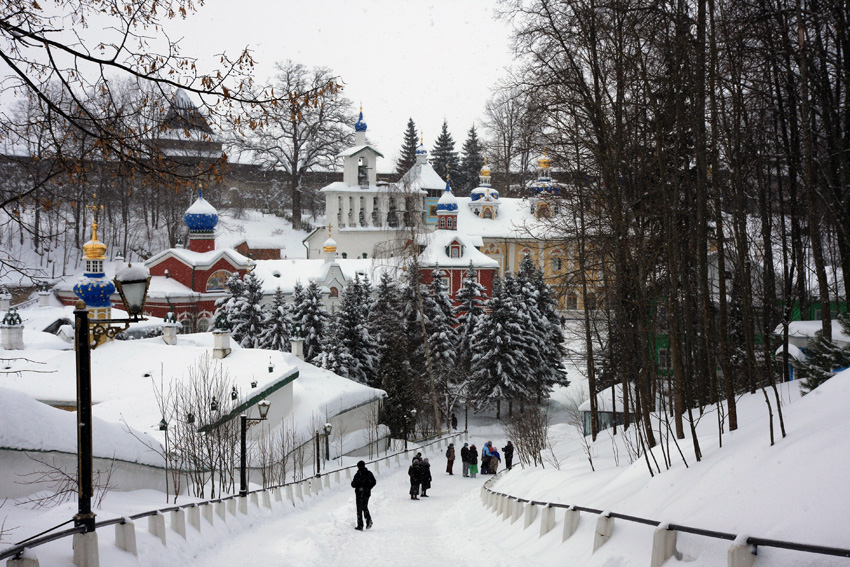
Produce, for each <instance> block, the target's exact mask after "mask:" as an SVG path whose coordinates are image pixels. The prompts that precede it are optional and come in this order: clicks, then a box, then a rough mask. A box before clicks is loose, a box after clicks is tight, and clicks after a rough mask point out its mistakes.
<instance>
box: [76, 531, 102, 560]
mask: <svg viewBox="0 0 850 567" xmlns="http://www.w3.org/2000/svg"><path fill="white" fill-rule="evenodd" d="M71 545H72V546H73V548H74V565H76V566H77V567H100V550H98V548H97V532H87V533H84V534H74V537H73V541H72V543H71Z"/></svg>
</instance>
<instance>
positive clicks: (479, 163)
mask: <svg viewBox="0 0 850 567" xmlns="http://www.w3.org/2000/svg"><path fill="white" fill-rule="evenodd" d="M482 167H484V145H483V144H482V143H481V140H479V139H478V134H477V133H476V132H475V126H472V127H471V128H470V129H469V132H468V133H467V136H466V141H465V142H464V143H463V148H461V161H460V171H459V173H458V177H452V179H454V180H455V183H454V184H453V186H452V188H453V189H454V190H455V195H458V196H464V197H465V196H467V195H469V194H470V192H471V191H472V190H473V189H475V188H476V187H478V176H479V175H480V173H481V168H482Z"/></svg>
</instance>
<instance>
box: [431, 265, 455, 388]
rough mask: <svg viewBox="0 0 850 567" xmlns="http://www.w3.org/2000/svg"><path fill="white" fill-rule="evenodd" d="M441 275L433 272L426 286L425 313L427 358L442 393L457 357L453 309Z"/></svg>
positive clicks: (437, 271)
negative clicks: (428, 341)
mask: <svg viewBox="0 0 850 567" xmlns="http://www.w3.org/2000/svg"><path fill="white" fill-rule="evenodd" d="M444 276H445V272H444V271H442V270H440V269H439V268H438V269H436V270H434V272H433V275H432V279H431V285H430V286H428V287H429V289H428V299H429V301H428V303H427V305H428V306H429V307H430V310H429V311H426V313H425V317H426V318H425V321H426V324H427V328H428V337H429V340H430V345H431V356H432V357H433V363H434V368H435V370H436V372H437V377H438V379H439V383H440V386H441V387H442V388H441V389H443V390H446V389H447V388H448V386H449V382H450V381H451V377H452V373H453V371H454V365H455V358H456V357H457V350H456V345H457V332H456V331H455V328H454V325H455V319H454V306H453V305H452V300H451V299H450V298H449V294H448V290H447V289H446V287H445V285H444V284H443V280H442V278H443V277H444Z"/></svg>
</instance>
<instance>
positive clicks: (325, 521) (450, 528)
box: [196, 456, 489, 567]
mask: <svg viewBox="0 0 850 567" xmlns="http://www.w3.org/2000/svg"><path fill="white" fill-rule="evenodd" d="M429 458H430V460H431V461H432V463H431V475H432V477H433V479H434V480H433V488H432V489H431V490H429V497H428V498H421V499H420V500H410V496H409V494H408V489H409V486H410V484H409V480H408V476H407V465H406V464H403V465H402V466H401V467H398V466H393V467H392V468H391V469H389V470H387V469H382V470H381V472H380V473H379V474H376V475H375V476H376V479H377V481H378V484H377V486H376V487H375V488H374V489H373V490H372V498H371V499H370V501H369V510H370V511H371V513H372V520H373V522H374V526H373V527H372V529H370V530H363V531H362V532H361V531H357V530H355V529H354V526H355V524H356V517H355V505H354V490H353V489H351V488H348V487H347V486H338V487H333V488H332V489H331V490H327V489H326V490H325V491H324V492H322V493H321V494H320V495H318V496H317V497H316V498H314V499H312V500H309V501H308V502H305V503H304V505H303V508H301V506H302V505H301V504H299V508H301V509H299V510H297V511H293V513H290V514H286V515H284V516H282V517H280V518H279V519H271V520H268V521H267V522H265V523H263V524H258V525H255V526H254V527H253V528H251V529H250V530H246V531H245V532H244V533H242V534H240V535H238V536H235V537H232V538H230V539H228V540H227V541H226V542H224V543H223V544H222V545H217V546H215V547H214V548H212V549H210V550H207V551H205V552H204V553H203V554H200V555H198V556H197V558H196V559H197V561H198V562H197V563H196V564H198V565H207V566H210V567H216V566H228V567H229V566H232V565H242V564H246V562H247V563H248V564H251V565H263V566H266V565H275V566H281V567H284V566H290V565H291V566H296V565H297V566H299V567H302V566H304V565H328V566H332V565H370V566H374V567H381V566H397V565H409V566H416V565H458V564H468V565H473V564H475V563H474V562H475V558H476V557H477V558H478V560H479V561H480V553H479V552H477V550H476V545H475V542H474V541H467V540H472V539H473V538H470V537H468V536H464V535H463V534H461V533H459V532H458V530H457V528H458V527H459V526H458V521H457V520H458V517H457V514H454V513H453V510H454V511H456V510H455V508H456V507H457V506H463V507H467V508H468V507H470V506H475V507H477V508H478V509H481V501H480V499H479V498H478V495H479V489H480V487H481V484H482V483H483V482H484V481H485V480H486V479H487V478H489V477H482V476H479V477H478V478H475V479H472V478H464V477H463V476H462V475H461V474H460V470H459V469H460V467H459V466H455V474H454V475H451V476H450V475H448V474H447V473H446V472H445V464H446V461H445V458H444V457H442V456H436V457H430V456H429ZM457 464H458V463H457V462H456V463H455V465H457ZM346 482H347V481H345V477H344V476H343V481H342V484H343V485H345V484H346ZM459 561H460V562H459ZM467 561H468V562H467Z"/></svg>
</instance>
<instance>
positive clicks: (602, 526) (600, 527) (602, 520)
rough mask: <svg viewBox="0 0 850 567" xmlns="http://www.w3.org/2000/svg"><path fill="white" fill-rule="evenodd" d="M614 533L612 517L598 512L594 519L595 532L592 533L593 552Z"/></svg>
mask: <svg viewBox="0 0 850 567" xmlns="http://www.w3.org/2000/svg"><path fill="white" fill-rule="evenodd" d="M613 533H614V518H612V517H610V516H606V515H605V514H604V513H602V514H600V515H599V517H598V518H597V519H596V533H595V534H594V535H593V552H594V553H595V552H596V550H597V549H599V548H600V547H602V546H603V545H605V542H607V541H608V540H609V539H611V534H613Z"/></svg>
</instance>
